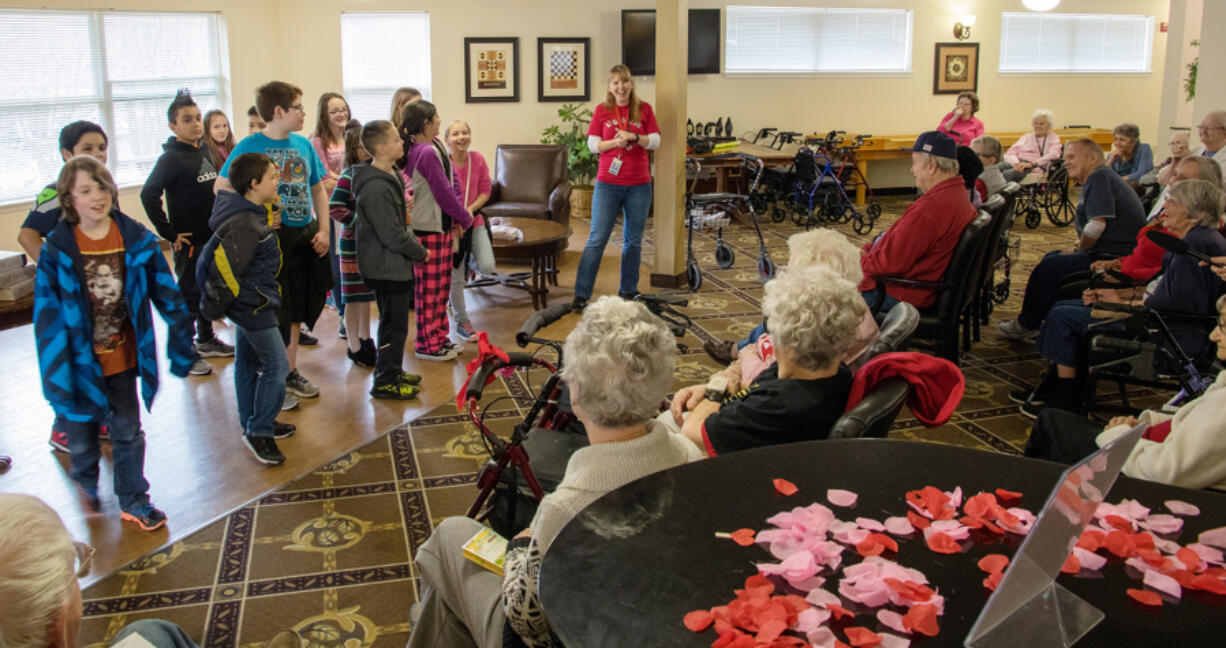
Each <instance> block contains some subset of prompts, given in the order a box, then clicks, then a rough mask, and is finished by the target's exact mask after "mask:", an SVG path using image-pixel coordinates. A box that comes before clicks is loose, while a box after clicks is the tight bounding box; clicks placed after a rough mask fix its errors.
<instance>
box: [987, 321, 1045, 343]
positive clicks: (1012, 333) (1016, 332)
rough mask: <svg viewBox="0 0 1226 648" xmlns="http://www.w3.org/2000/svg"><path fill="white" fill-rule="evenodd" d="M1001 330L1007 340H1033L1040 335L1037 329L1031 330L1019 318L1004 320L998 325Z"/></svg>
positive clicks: (1001, 334) (1002, 335)
mask: <svg viewBox="0 0 1226 648" xmlns="http://www.w3.org/2000/svg"><path fill="white" fill-rule="evenodd" d="M996 328H997V329H998V330H999V331H1000V336H1001V337H1003V338H1005V339H1006V340H1033V339H1035V338H1037V337H1039V332H1038V331H1037V330H1031V329H1028V328H1026V327H1025V326H1022V325H1021V323H1020V322H1018V321H1017V318H1014V319H1010V320H1004V321H1002V322H1001V323H999V324H997V325H996Z"/></svg>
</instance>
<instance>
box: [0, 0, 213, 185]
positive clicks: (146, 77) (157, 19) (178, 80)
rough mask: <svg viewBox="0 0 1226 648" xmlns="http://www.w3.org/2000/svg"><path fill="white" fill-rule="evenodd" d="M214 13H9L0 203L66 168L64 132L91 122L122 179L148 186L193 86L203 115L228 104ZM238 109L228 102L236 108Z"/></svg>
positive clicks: (1, 39) (2, 73) (0, 72)
mask: <svg viewBox="0 0 1226 648" xmlns="http://www.w3.org/2000/svg"><path fill="white" fill-rule="evenodd" d="M220 20H221V19H220V16H218V15H217V14H214V13H137V12H109V11H107V12H100V11H90V12H84V11H33V10H30V11H14V10H2V11H0V60H3V61H5V65H4V66H3V67H2V68H0V88H4V90H3V92H2V93H0V120H3V123H5V124H6V125H8V127H7V128H4V129H0V147H2V149H0V150H4V151H7V152H8V154H7V155H5V156H3V157H0V202H18V201H24V200H29V199H31V198H33V197H34V195H35V194H37V193H38V192H39V191H40V190H41V189H42V187H43V186H44V185H46V184H47V183H49V182H53V181H54V180H55V179H56V177H57V176H58V174H59V169H60V166H61V164H62V160H61V158H60V153H59V132H60V129H61V128H63V127H64V126H65V125H66V124H68V123H70V122H73V121H77V120H81V119H83V120H87V121H92V122H95V123H97V124H99V125H101V126H102V128H103V129H104V130H105V131H106V133H107V137H108V139H109V141H110V146H109V149H108V155H107V158H108V159H107V166H108V167H110V170H111V173H112V175H114V177H115V181H116V182H117V183H118V184H119V185H121V186H125V185H134V184H140V183H142V182H144V180H145V178H146V177H147V176H148V174H149V171H150V170H151V169H152V168H153V164H154V162H156V161H157V158H158V156H159V155H161V153H162V143H163V142H165V141H166V138H167V137H169V136H170V135H171V133H170V131H169V130H168V129H167V126H166V108H167V106H169V105H170V102H171V100H172V99H173V98H174V95H175V93H176V92H177V91H178V90H179V89H180V88H188V89H189V90H191V92H192V96H193V97H195V99H196V103H197V104H198V105H199V106H200V110H201V112H208V111H209V110H211V109H214V108H220V107H223V106H227V104H228V103H229V101H228V99H229V97H228V96H227V92H228V87H229V82H228V76H229V72H228V70H226V69H224V66H223V63H222V60H223V56H222V49H223V48H224V43H223V42H222V39H223V38H224V37H223V36H222V34H221V28H220ZM227 107H228V106H227Z"/></svg>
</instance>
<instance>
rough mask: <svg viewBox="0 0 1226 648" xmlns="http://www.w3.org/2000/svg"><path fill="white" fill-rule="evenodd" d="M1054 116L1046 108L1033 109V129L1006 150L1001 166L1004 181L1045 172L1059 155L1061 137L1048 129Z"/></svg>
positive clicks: (1062, 148)
mask: <svg viewBox="0 0 1226 648" xmlns="http://www.w3.org/2000/svg"><path fill="white" fill-rule="evenodd" d="M1054 120H1055V117H1054V116H1053V115H1052V112H1051V111H1050V110H1048V109H1046V108H1040V109H1038V110H1036V111H1034V114H1033V115H1031V116H1030V128H1031V129H1033V130H1032V132H1030V133H1026V134H1025V135H1022V136H1021V137H1020V138H1019V139H1018V140H1017V141H1016V142H1014V143H1013V146H1010V147H1009V150H1008V151H1007V152H1006V153H1005V163H1006V164H1008V165H1009V166H1008V167H1007V168H1002V169H1001V171H1004V174H1005V180H1010V181H1014V182H1016V181H1019V180H1021V179H1022V178H1024V177H1026V174H1027V173H1031V172H1034V173H1039V172H1041V171H1046V170H1047V167H1048V166H1050V165H1051V161H1052V160H1055V159H1057V158H1059V157H1060V156H1061V155H1062V154H1063V151H1064V147H1063V146H1061V145H1060V136H1059V135H1057V134H1055V133H1053V132H1051V128H1052V125H1053V123H1054Z"/></svg>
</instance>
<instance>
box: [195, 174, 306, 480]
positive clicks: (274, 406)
mask: <svg viewBox="0 0 1226 648" xmlns="http://www.w3.org/2000/svg"><path fill="white" fill-rule="evenodd" d="M279 179H280V173H279V172H278V169H277V165H276V164H273V161H272V158H270V157H268V156H267V155H264V154H263V153H244V154H242V155H239V156H238V157H237V158H235V159H234V160H233V161H232V162H231V163H230V182H231V183H232V184H233V185H234V188H235V189H237V190H238V191H240V192H242V195H239V194H238V193H236V192H233V191H226V190H224V189H223V190H222V191H219V192H218V193H217V201H216V202H215V203H214V204H213V216H212V218H210V219H209V226H210V227H212V229H213V236H212V237H211V238H210V239H209V240H208V243H207V244H206V245H205V246H204V249H203V250H201V252H200V262H199V263H198V264H197V266H196V273H197V274H196V280H197V282H198V284H199V285H200V289H201V293H202V295H201V299H200V313H201V314H202V315H203V316H204V317H207V318H209V319H210V320H219V319H221V318H222V317H229V318H230V320H231V321H233V322H234V325H235V337H234V346H235V353H234V395H235V398H236V399H237V401H238V422H239V424H240V425H242V426H243V443H244V444H246V446H247V449H248V450H250V451H251V454H252V455H254V456H255V458H256V460H257V461H259V462H260V463H263V464H265V465H268V466H275V465H279V464H282V463H284V462H285V455H284V454H282V453H281V450H280V449H279V448H277V441H276V440H277V439H283V438H285V437H288V436H290V435H292V434H293V433H294V426H293V425H290V424H288V423H280V422H278V421H277V420H276V416H277V412H279V411H281V405H282V404H283V403H284V402H285V377H286V376H288V375H289V358H288V356H287V355H286V352H285V344H284V343H283V341H282V339H281V332H280V330H279V329H278V328H277V307H278V306H280V305H281V286H280V284H279V283H278V282H277V273H278V272H279V271H280V269H281V246H280V243H279V241H278V239H277V235H276V233H275V232H274V231H273V228H272V226H271V222H270V218H269V212H268V209H267V208H266V205H269V204H271V203H275V202H276V200H277V185H278V182H279Z"/></svg>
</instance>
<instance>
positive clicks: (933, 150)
mask: <svg viewBox="0 0 1226 648" xmlns="http://www.w3.org/2000/svg"><path fill="white" fill-rule="evenodd" d="M902 150H904V151H912V152H914V153H927V154H929V155H935V156H937V157H943V158H949V159H951V160H956V159H958V144H957V143H956V142H954V140H953V138H951V137H950V136H948V135H946V134H945V133H942V132H940V131H927V132H924V133H920V135H919V137H917V138H915V144H914V145H913V146H911V147H910V148H907V147H903V148H902Z"/></svg>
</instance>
